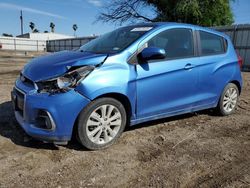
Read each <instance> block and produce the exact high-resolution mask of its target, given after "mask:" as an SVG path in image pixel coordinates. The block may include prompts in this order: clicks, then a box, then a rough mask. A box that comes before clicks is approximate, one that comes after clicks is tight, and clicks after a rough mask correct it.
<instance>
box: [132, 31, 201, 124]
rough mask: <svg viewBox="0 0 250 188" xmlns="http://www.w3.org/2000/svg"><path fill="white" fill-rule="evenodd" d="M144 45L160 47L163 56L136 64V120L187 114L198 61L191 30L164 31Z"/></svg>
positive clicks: (196, 80)
mask: <svg viewBox="0 0 250 188" xmlns="http://www.w3.org/2000/svg"><path fill="white" fill-rule="evenodd" d="M144 46H145V47H159V48H163V49H165V51H166V56H167V57H166V58H165V59H163V60H151V61H147V62H142V63H140V64H137V65H136V70H137V118H139V119H140V118H147V117H151V116H154V115H160V114H161V115H164V114H171V113H173V114H177V113H181V112H185V111H190V110H191V109H192V106H193V104H194V103H195V102H196V93H197V84H198V79H197V75H198V72H197V67H196V64H197V62H198V61H199V59H198V57H196V56H195V50H194V49H195V47H194V46H195V45H194V35H193V31H192V30H191V29H185V28H177V29H168V30H165V31H163V32H161V33H159V34H157V35H156V36H154V37H153V38H152V39H150V40H149V41H148V42H147V43H146V44H145V45H144Z"/></svg>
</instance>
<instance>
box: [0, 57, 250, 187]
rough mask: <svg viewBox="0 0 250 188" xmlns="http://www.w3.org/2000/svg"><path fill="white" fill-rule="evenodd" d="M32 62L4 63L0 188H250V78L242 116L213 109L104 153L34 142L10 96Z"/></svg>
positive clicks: (130, 133) (145, 127)
mask: <svg viewBox="0 0 250 188" xmlns="http://www.w3.org/2000/svg"><path fill="white" fill-rule="evenodd" d="M25 61H26V60H22V59H21V60H19V62H18V63H16V60H13V59H8V61H7V60H4V59H1V60H0V187H1V188H2V187H18V188H19V187H37V188H38V187H62V188H63V187H72V188H73V187H176V188H177V187H235V188H238V187H250V73H243V78H244V88H243V91H242V95H241V98H240V103H239V106H238V108H237V111H236V113H235V114H234V115H231V116H228V117H219V116H215V115H213V114H212V113H211V112H210V111H202V112H199V113H193V114H186V115H182V116H178V117H174V118H166V119H162V120H158V121H153V122H149V123H144V124H141V125H138V126H136V127H133V128H128V129H127V131H125V132H124V134H123V135H122V137H121V138H120V139H119V141H118V142H117V143H116V144H115V145H113V146H112V147H110V148H108V149H106V150H102V151H87V150H85V149H84V148H82V147H81V146H80V145H79V144H78V143H77V142H76V141H72V142H70V143H69V144H68V145H67V146H54V145H52V144H44V143H42V142H39V141H36V140H33V139H31V138H29V137H28V136H27V135H26V134H25V133H24V132H23V131H22V130H21V128H20V127H19V126H18V124H17V122H16V121H15V119H14V114H13V111H12V106H11V102H10V91H11V89H12V87H13V83H14V80H15V78H16V77H17V75H18V72H19V71H20V69H21V67H22V66H23V65H24V63H25Z"/></svg>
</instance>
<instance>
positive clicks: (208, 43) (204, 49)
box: [199, 31, 226, 56]
mask: <svg viewBox="0 0 250 188" xmlns="http://www.w3.org/2000/svg"><path fill="white" fill-rule="evenodd" d="M199 33H200V48H201V55H203V56H205V55H213V54H222V53H225V48H226V46H225V44H226V41H225V39H224V38H223V37H221V36H219V35H215V34H212V33H208V32H204V31H200V32H199Z"/></svg>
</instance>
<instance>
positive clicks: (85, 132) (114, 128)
mask: <svg viewBox="0 0 250 188" xmlns="http://www.w3.org/2000/svg"><path fill="white" fill-rule="evenodd" d="M126 120H127V117H126V111H125V109H124V107H123V105H122V104H121V103H120V102H119V101H117V100H115V99H113V98H99V99H96V100H94V101H92V102H91V103H90V104H89V105H88V106H87V107H86V108H85V109H84V110H83V111H82V112H81V114H80V116H79V121H78V138H79V139H78V140H79V142H80V143H81V144H82V145H83V146H85V147H86V148H88V149H91V150H97V149H103V148H106V147H108V146H110V145H112V144H113V143H114V142H115V141H116V140H117V138H118V137H119V136H120V135H121V133H122V132H123V130H124V128H125V125H126Z"/></svg>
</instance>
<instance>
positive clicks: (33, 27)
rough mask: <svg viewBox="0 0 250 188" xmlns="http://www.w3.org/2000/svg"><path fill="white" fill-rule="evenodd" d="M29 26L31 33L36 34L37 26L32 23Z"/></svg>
mask: <svg viewBox="0 0 250 188" xmlns="http://www.w3.org/2000/svg"><path fill="white" fill-rule="evenodd" d="M29 26H30V29H31V31H32V32H34V29H35V27H36V25H35V24H34V23H33V22H30V25H29Z"/></svg>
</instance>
